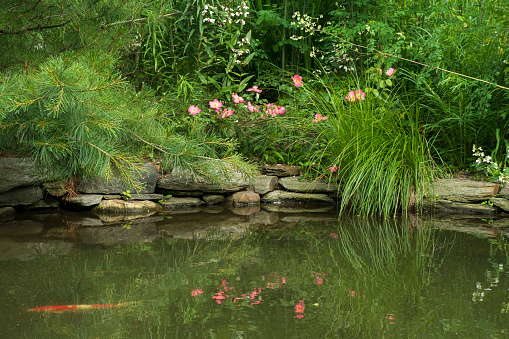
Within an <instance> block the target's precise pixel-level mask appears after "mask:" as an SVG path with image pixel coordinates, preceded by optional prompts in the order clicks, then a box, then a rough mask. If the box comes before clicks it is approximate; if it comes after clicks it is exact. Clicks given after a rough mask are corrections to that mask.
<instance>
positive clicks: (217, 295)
mask: <svg viewBox="0 0 509 339" xmlns="http://www.w3.org/2000/svg"><path fill="white" fill-rule="evenodd" d="M223 293H224V292H223V291H221V292H217V293H215V294H214V295H213V296H212V299H216V301H217V303H218V304H220V303H221V300H222V299H225V296H224V295H223Z"/></svg>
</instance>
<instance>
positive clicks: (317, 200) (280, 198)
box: [261, 190, 335, 205]
mask: <svg viewBox="0 0 509 339" xmlns="http://www.w3.org/2000/svg"><path fill="white" fill-rule="evenodd" d="M261 201H262V202H264V203H271V204H278V203H294V204H299V203H302V204H331V205H333V204H335V202H334V199H332V198H331V197H329V196H328V195H327V194H323V193H296V192H287V191H280V190H276V191H272V192H269V193H267V194H265V195H264V196H263V197H262V198H261Z"/></svg>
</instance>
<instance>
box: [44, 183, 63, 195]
mask: <svg viewBox="0 0 509 339" xmlns="http://www.w3.org/2000/svg"><path fill="white" fill-rule="evenodd" d="M42 188H43V189H44V191H46V192H47V193H48V194H49V195H52V196H54V197H63V196H64V195H66V194H67V193H68V190H67V188H66V187H65V182H64V181H53V182H45V183H43V184H42Z"/></svg>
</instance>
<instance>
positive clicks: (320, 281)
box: [313, 272, 329, 285]
mask: <svg viewBox="0 0 509 339" xmlns="http://www.w3.org/2000/svg"><path fill="white" fill-rule="evenodd" d="M326 275H327V274H326V273H318V272H313V276H314V277H315V278H316V284H317V285H323V280H324V279H325V276H326ZM327 279H329V278H327Z"/></svg>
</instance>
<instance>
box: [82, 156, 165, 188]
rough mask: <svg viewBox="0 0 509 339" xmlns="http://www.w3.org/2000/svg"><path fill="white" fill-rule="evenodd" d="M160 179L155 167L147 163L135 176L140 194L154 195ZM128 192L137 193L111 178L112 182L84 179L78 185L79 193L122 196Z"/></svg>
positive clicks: (118, 180)
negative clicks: (139, 187)
mask: <svg viewBox="0 0 509 339" xmlns="http://www.w3.org/2000/svg"><path fill="white" fill-rule="evenodd" d="M158 177H159V174H158V173H157V171H156V169H155V168H154V165H152V164H150V163H147V164H144V165H143V166H141V168H140V173H139V174H137V175H135V179H134V181H135V182H137V183H138V184H139V185H140V186H141V189H140V191H139V192H138V193H154V189H155V187H156V183H157V178H158ZM127 190H130V191H131V193H136V190H135V189H134V188H133V187H129V186H128V185H126V184H125V183H124V182H122V180H120V179H119V178H118V177H114V178H111V179H110V180H106V179H103V178H100V177H97V178H93V179H87V180H85V179H84V180H81V181H80V183H79V185H78V192H79V193H88V194H120V193H122V192H125V191H127Z"/></svg>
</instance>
